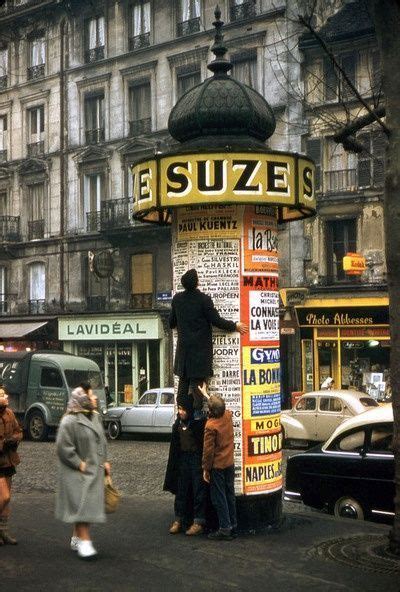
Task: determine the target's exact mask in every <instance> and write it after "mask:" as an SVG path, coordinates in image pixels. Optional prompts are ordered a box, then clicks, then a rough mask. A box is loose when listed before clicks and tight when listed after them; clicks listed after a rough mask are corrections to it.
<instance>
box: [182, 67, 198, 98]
mask: <svg viewBox="0 0 400 592" xmlns="http://www.w3.org/2000/svg"><path fill="white" fill-rule="evenodd" d="M176 78H177V90H178V99H179V98H180V97H181V96H182V95H184V94H185V92H187V91H188V90H190V89H191V88H193V87H194V86H196V85H197V84H200V82H201V72H200V67H199V66H195V65H191V66H187V67H185V68H181V69H180V70H178V71H177V74H176Z"/></svg>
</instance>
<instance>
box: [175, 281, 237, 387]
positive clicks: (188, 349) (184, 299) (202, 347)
mask: <svg viewBox="0 0 400 592" xmlns="http://www.w3.org/2000/svg"><path fill="white" fill-rule="evenodd" d="M169 326H170V328H171V329H175V328H176V329H177V330H178V343H177V348H176V353H175V363H174V373H175V374H176V375H177V376H180V377H186V378H208V377H209V376H212V375H213V369H212V359H213V349H212V326H214V327H217V328H218V329H222V330H223V331H227V332H228V333H233V331H236V323H234V322H233V321H228V320H226V319H223V318H222V317H221V316H220V315H219V313H218V311H217V310H216V308H215V307H214V303H213V301H212V299H211V298H210V296H207V294H204V293H203V292H201V291H200V290H199V289H197V288H196V289H194V290H184V291H183V292H178V294H175V296H174V297H173V299H172V308H171V314H170V317H169Z"/></svg>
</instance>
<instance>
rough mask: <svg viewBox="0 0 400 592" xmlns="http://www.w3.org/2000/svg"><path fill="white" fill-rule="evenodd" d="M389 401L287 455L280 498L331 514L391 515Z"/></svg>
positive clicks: (352, 516) (392, 475)
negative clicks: (321, 440) (322, 439)
mask: <svg viewBox="0 0 400 592" xmlns="http://www.w3.org/2000/svg"><path fill="white" fill-rule="evenodd" d="M392 442H393V409H392V405H390V404H388V405H385V406H379V407H377V408H374V409H371V410H370V411H366V412H365V413H362V414H361V415H358V416H357V417H352V418H351V419H348V420H347V421H345V422H344V423H342V424H341V425H340V426H339V427H338V428H337V429H336V430H335V432H334V433H333V434H332V436H331V437H330V438H329V440H328V441H327V442H326V443H325V444H323V445H319V446H316V447H315V448H312V449H310V450H307V451H306V452H302V453H300V454H297V455H295V456H292V457H290V458H289V459H288V463H287V469H286V486H285V496H284V499H285V500H288V501H302V502H303V503H304V504H306V505H307V506H311V507H313V508H317V509H323V508H326V509H328V511H330V512H332V513H334V514H335V516H342V517H347V518H355V519H359V520H362V519H363V518H370V517H372V516H374V515H378V516H381V517H382V516H383V517H385V518H389V517H391V516H394V496H395V484H394V455H393V448H392Z"/></svg>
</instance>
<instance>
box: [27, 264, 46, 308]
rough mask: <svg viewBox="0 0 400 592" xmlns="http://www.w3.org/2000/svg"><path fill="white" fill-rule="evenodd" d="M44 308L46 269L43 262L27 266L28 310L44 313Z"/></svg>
mask: <svg viewBox="0 0 400 592" xmlns="http://www.w3.org/2000/svg"><path fill="white" fill-rule="evenodd" d="M45 309H46V269H45V265H44V263H32V264H31V265H30V266H29V312H30V313H31V314H41V313H44V312H45Z"/></svg>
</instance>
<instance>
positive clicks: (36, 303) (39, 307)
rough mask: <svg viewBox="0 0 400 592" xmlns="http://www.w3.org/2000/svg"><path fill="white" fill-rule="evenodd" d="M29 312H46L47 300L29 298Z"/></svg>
mask: <svg viewBox="0 0 400 592" xmlns="http://www.w3.org/2000/svg"><path fill="white" fill-rule="evenodd" d="M28 307H29V314H45V313H46V312H47V306H46V300H28Z"/></svg>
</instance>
